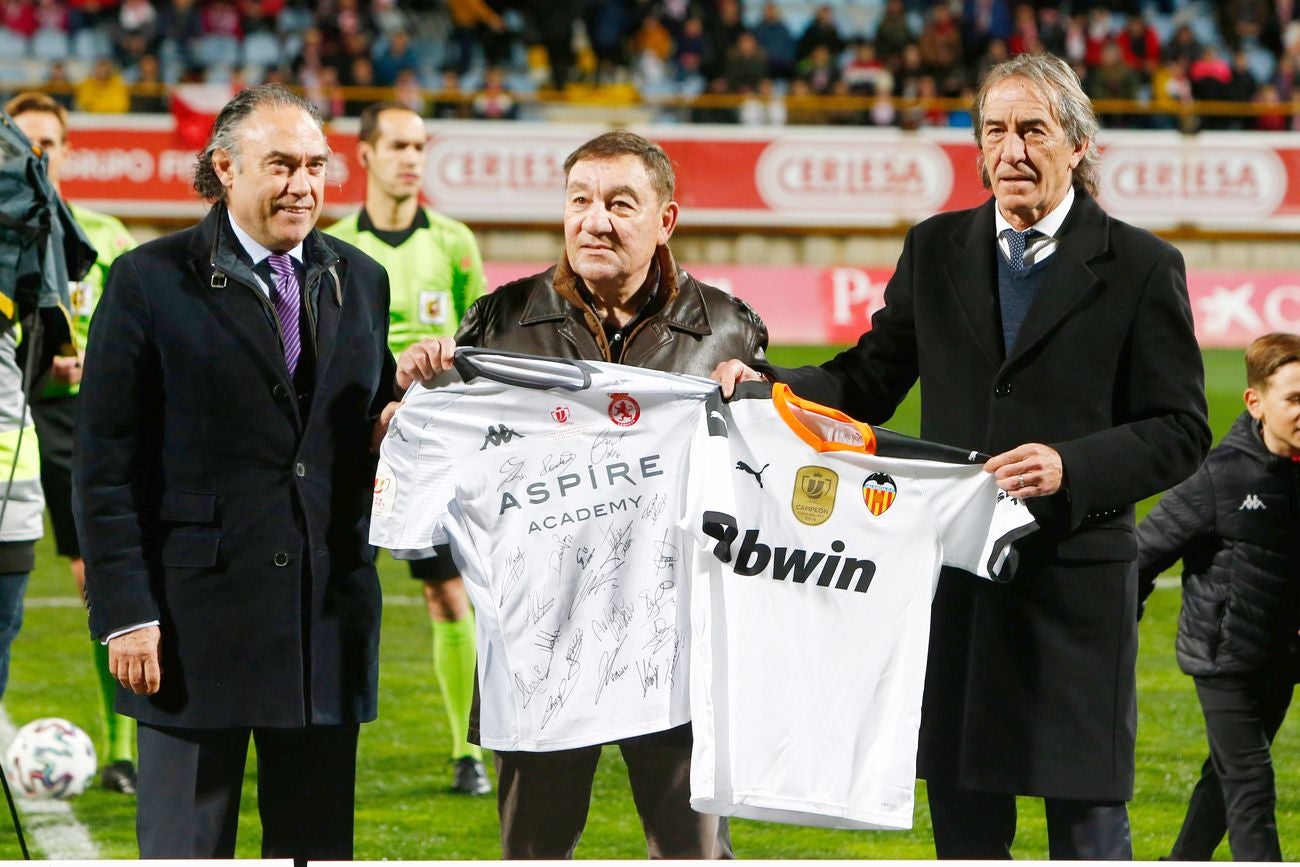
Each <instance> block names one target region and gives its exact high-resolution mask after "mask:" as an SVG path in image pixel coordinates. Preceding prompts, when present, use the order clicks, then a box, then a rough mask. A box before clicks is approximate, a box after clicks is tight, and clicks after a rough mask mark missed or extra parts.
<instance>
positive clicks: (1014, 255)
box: [1002, 229, 1043, 271]
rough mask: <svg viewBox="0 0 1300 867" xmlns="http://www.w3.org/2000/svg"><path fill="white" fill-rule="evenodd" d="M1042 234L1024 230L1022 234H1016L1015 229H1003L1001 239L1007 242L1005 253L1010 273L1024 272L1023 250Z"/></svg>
mask: <svg viewBox="0 0 1300 867" xmlns="http://www.w3.org/2000/svg"><path fill="white" fill-rule="evenodd" d="M1042 234H1043V233H1042V232H1040V231H1038V230H1037V229H1026V230H1025V231H1023V232H1017V231H1016V230H1015V229H1003V230H1002V237H1003V238H1005V239H1006V241H1007V252H1008V253H1010V256H1009V257H1008V259H1009V262H1010V264H1011V270H1012V271H1023V270H1025V248H1026V247H1028V246H1029V245H1030V244H1032V243H1033V242H1034V240H1035V239H1036V238H1038V237H1040V236H1041V235H1042Z"/></svg>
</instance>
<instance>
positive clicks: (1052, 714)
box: [775, 191, 1210, 800]
mask: <svg viewBox="0 0 1300 867" xmlns="http://www.w3.org/2000/svg"><path fill="white" fill-rule="evenodd" d="M993 209H994V203H993V202H992V201H991V200H990V201H989V202H988V203H987V204H985V205H983V206H982V207H979V208H975V209H972V210H968V211H959V212H954V213H947V214H940V215H938V216H935V217H933V218H931V219H928V220H926V221H925V222H923V223H921V224H919V225H917V226H916V227H915V228H913V229H912V231H910V232H909V233H908V236H907V240H906V242H905V243H904V246H903V253H902V256H901V257H900V259H899V262H898V268H897V270H896V272H895V273H894V276H893V278H892V279H891V280H890V282H889V285H888V287H887V289H886V291H885V307H884V308H883V309H882V310H880V311H879V312H877V314H876V315H875V316H874V317H873V319H872V327H871V330H870V331H868V332H867V333H866V334H864V335H863V336H862V338H861V340H859V342H858V344H857V345H856V346H855V347H853V348H852V349H849V350H847V351H846V352H844V353H842V354H840V355H839V356H837V357H836V358H834V359H833V360H831V361H830V362H828V363H826V364H825V365H823V366H822V367H820V368H802V369H799V370H792V371H775V373H776V375H777V376H778V378H780V379H783V380H785V381H787V382H788V383H789V384H790V385H791V387H792V388H793V389H794V391H795V392H796V393H797V394H799V395H801V396H802V397H805V398H810V399H812V400H815V401H819V402H822V403H825V404H828V405H830V406H834V407H838V408H840V409H843V410H844V411H846V412H848V413H849V414H850V415H853V416H855V417H857V418H859V419H863V420H865V421H868V422H881V421H884V420H885V419H887V418H889V416H890V415H891V414H892V413H893V411H894V409H895V408H896V407H897V405H898V403H899V401H901V400H902V398H903V397H904V396H905V395H906V394H907V392H908V390H909V389H910V387H911V386H912V384H913V383H914V382H915V381H916V380H917V379H918V378H919V379H920V383H921V404H922V409H921V436H922V437H923V438H925V439H928V440H934V441H936V442H941V443H948V444H950V445H955V446H960V447H963V448H969V449H979V450H981V451H984V452H987V453H989V454H997V453H999V452H1002V451H1006V450H1008V449H1011V448H1014V447H1016V446H1018V445H1022V444H1024V443H1030V442H1041V443H1046V444H1048V445H1050V446H1052V447H1053V448H1055V449H1057V451H1059V452H1060V454H1061V458H1062V460H1063V462H1064V465H1065V483H1066V489H1065V491H1064V492H1062V493H1059V494H1057V495H1056V496H1053V497H1051V498H1047V499H1036V500H1028V501H1027V505H1028V506H1029V507H1030V509H1031V511H1032V512H1033V513H1034V515H1035V517H1036V518H1037V520H1038V523H1039V524H1040V526H1041V527H1042V529H1041V530H1040V532H1039V533H1038V534H1037V535H1036V536H1034V537H1031V538H1030V539H1029V540H1027V542H1026V543H1025V544H1023V545H1022V546H1021V550H1022V558H1021V563H1020V568H1019V571H1018V572H1017V575H1016V578H1015V579H1014V580H1013V581H1012V582H1011V583H1010V584H1006V585H999V584H992V583H988V582H980V581H978V580H977V579H975V578H973V577H972V576H970V575H968V574H965V573H958V572H951V573H949V572H945V573H944V575H943V576H942V577H941V579H940V584H939V590H938V593H937V595H936V598H935V603H934V620H933V623H932V628H931V643H930V648H931V649H930V662H929V673H928V675H927V681H926V694H925V708H924V714H923V722H922V730H921V752H920V756H919V767H920V773H921V775H922V776H925V777H927V778H930V779H943V780H948V781H952V782H956V783H960V784H962V785H965V786H969V787H972V788H977V789H980V790H984V791H1001V792H1014V793H1019V794H1026V795H1043V796H1051V797H1068V798H1083V799H1103V800H1119V799H1126V798H1128V797H1131V795H1132V787H1133V748H1134V739H1135V736H1136V691H1135V682H1134V665H1135V661H1136V653H1137V631H1136V605H1137V585H1136V576H1135V573H1134V571H1133V568H1132V561H1133V559H1134V557H1135V555H1136V545H1135V542H1134V530H1133V504H1134V503H1135V502H1136V501H1138V500H1140V499H1142V498H1143V497H1146V496H1149V495H1151V494H1154V493H1157V492H1159V491H1162V490H1164V489H1166V488H1168V487H1170V486H1172V485H1174V484H1176V483H1177V482H1179V481H1181V480H1182V479H1183V478H1185V477H1186V476H1188V475H1189V474H1190V473H1191V472H1192V471H1194V470H1195V469H1196V467H1197V465H1198V464H1199V463H1200V461H1201V459H1202V458H1203V457H1204V455H1205V452H1206V450H1207V449H1208V447H1209V444H1210V431H1209V427H1208V424H1207V422H1206V408H1205V396H1204V384H1203V372H1202V368H1201V356H1200V351H1199V349H1198V347H1197V344H1196V339H1195V336H1194V334H1193V331H1192V315H1191V307H1190V304H1189V302H1188V299H1187V288H1186V278H1185V275H1184V269H1183V261H1182V257H1181V255H1180V254H1179V253H1178V251H1177V250H1176V249H1174V248H1173V247H1172V246H1170V245H1169V244H1167V243H1165V242H1163V241H1161V240H1159V239H1158V238H1156V237H1154V236H1153V235H1151V234H1149V233H1147V232H1144V231H1142V230H1140V229H1136V228H1133V227H1132V226H1128V225H1126V224H1124V223H1121V222H1119V221H1118V220H1113V219H1111V218H1110V217H1108V216H1107V215H1106V214H1105V212H1103V211H1102V210H1101V208H1100V207H1099V206H1098V205H1097V203H1096V202H1095V201H1094V200H1093V199H1092V198H1091V197H1089V196H1088V195H1087V194H1085V193H1083V192H1082V191H1077V192H1076V198H1075V201H1074V205H1073V207H1072V209H1071V211H1070V214H1069V216H1068V217H1067V218H1066V221H1065V224H1064V225H1063V226H1062V229H1061V232H1060V233H1059V234H1058V237H1059V238H1060V242H1059V244H1058V246H1057V249H1056V251H1055V252H1054V253H1053V254H1052V257H1051V259H1049V260H1048V261H1049V265H1048V266H1047V270H1046V274H1045V277H1044V282H1043V285H1042V288H1041V289H1040V290H1039V293H1038V295H1037V297H1036V299H1035V301H1034V303H1033V305H1032V306H1031V308H1030V310H1029V312H1028V314H1027V316H1026V318H1025V321H1024V323H1023V325H1022V327H1021V330H1020V334H1019V336H1018V338H1017V343H1016V344H1015V345H1014V346H1013V347H1012V348H1011V350H1010V352H1005V351H1004V349H1003V340H1002V330H1001V322H1000V313H999V306H998V297H997V260H996V259H995V256H997V255H998V253H997V250H996V245H995V229H994V219H993V217H994V210H993Z"/></svg>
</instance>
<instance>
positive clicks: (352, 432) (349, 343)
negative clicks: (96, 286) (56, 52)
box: [74, 86, 395, 862]
mask: <svg viewBox="0 0 1300 867" xmlns="http://www.w3.org/2000/svg"><path fill="white" fill-rule="evenodd" d="M328 158H329V149H328V146H327V145H326V142H325V137H324V134H323V132H322V129H321V123H320V118H319V115H317V114H316V112H315V110H314V109H313V108H312V107H311V106H310V105H309V104H308V103H306V102H304V101H303V100H301V99H299V98H298V97H296V96H294V95H293V94H292V93H290V92H289V91H287V90H285V89H283V88H280V87H276V86H266V87H255V88H250V89H248V90H244V91H242V92H241V93H240V94H239V95H237V96H236V97H235V98H234V99H233V100H232V101H231V102H230V103H228V104H227V105H226V107H225V108H224V109H223V110H222V112H221V113H220V115H219V116H218V118H217V121H216V123H215V124H214V125H213V129H212V135H211V139H210V141H209V144H208V146H207V148H206V149H205V150H204V152H203V153H202V154H201V156H200V158H199V162H198V166H197V171H196V175H195V188H196V190H198V192H199V193H200V195H202V196H204V197H205V198H207V199H209V200H210V201H213V202H214V203H215V204H214V206H213V207H212V209H211V211H210V212H209V214H208V215H207V217H206V218H205V219H204V220H203V221H202V222H201V223H200V224H199V225H197V226H195V227H193V228H190V229H186V230H184V231H181V232H177V233H175V234H172V235H168V236H165V237H163V238H159V239H158V240H156V241H153V242H150V243H148V244H145V245H144V246H142V247H140V248H138V249H136V250H134V251H132V252H130V253H128V254H126V255H124V256H123V257H121V258H120V259H118V260H117V262H116V263H115V265H114V267H113V270H112V272H111V274H110V277H109V280H108V283H107V286H106V288H105V291H104V295H103V300H102V301H101V302H100V305H99V308H98V310H97V312H96V314H95V318H94V320H93V323H92V325H91V334H92V335H93V338H92V340H91V341H90V343H89V352H88V355H87V358H86V373H87V375H86V377H85V379H84V381H83V383H82V391H81V407H80V416H79V420H78V425H77V432H76V460H75V469H74V479H75V485H76V490H77V495H76V500H77V506H76V508H77V522H78V527H79V531H80V535H81V542H82V546H83V547H82V550H83V551H84V552H85V559H86V576H87V581H86V587H87V592H88V597H89V604H90V628H91V632H92V635H93V637H94V638H95V640H99V641H107V642H108V648H109V667H110V670H111V671H112V673H113V675H114V677H116V678H117V680H118V681H119V683H120V684H121V689H120V690H119V693H118V701H117V709H118V710H119V711H120V712H122V713H125V714H128V715H130V716H133V717H135V718H136V719H137V720H139V723H140V725H139V735H138V740H139V756H140V768H139V792H138V797H139V807H138V819H137V833H138V837H139V843H140V854H141V856H142V857H145V858H214V857H232V856H233V855H234V847H235V830H236V826H237V820H238V815H239V795H240V786H241V784H242V781H243V773H244V763H245V757H246V753H247V750H248V741H249V736H250V733H251V735H252V737H253V738H254V739H255V741H256V744H257V762H258V792H259V798H258V801H259V809H260V812H261V817H262V829H263V842H262V851H263V854H264V855H265V856H266V857H280V858H283V857H292V858H294V859H295V860H297V861H299V862H302V861H304V860H306V859H309V858H310V859H347V858H350V857H351V856H352V824H353V790H354V781H355V767H356V744H357V733H358V726H359V724H360V723H362V722H365V721H367V720H370V719H373V718H374V716H375V713H376V703H377V702H376V692H377V685H378V684H377V679H378V678H377V676H378V660H377V655H378V643H379V619H380V595H379V583H378V578H377V575H376V572H375V565H374V556H373V550H372V549H371V548H370V546H369V544H368V543H367V533H368V523H369V505H370V499H371V492H372V488H373V478H374V463H373V457H372V455H371V453H370V446H371V436H372V428H373V426H374V424H375V421H376V418H377V417H378V415H379V412H380V410H381V408H382V407H383V405H384V404H385V403H386V402H387V400H389V399H391V398H392V396H393V375H394V371H395V365H394V362H393V359H392V356H391V355H390V354H389V352H388V348H387V343H386V337H387V328H388V279H387V276H386V275H385V273H384V271H383V269H382V268H380V267H379V266H378V265H377V264H376V263H375V262H374V261H373V260H371V259H369V258H368V257H366V256H365V255H364V254H363V253H361V252H360V251H358V250H356V249H355V248H353V247H351V246H349V245H347V244H344V243H343V242H341V241H337V240H333V239H326V238H325V237H324V236H323V235H322V234H320V233H319V232H317V231H316V230H315V224H316V219H317V217H318V216H319V214H320V209H321V205H322V196H323V192H324V186H325V169H326V165H327V162H328Z"/></svg>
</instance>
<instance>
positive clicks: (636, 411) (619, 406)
mask: <svg viewBox="0 0 1300 867" xmlns="http://www.w3.org/2000/svg"><path fill="white" fill-rule="evenodd" d="M639 418H641V404H639V403H637V402H636V398H635V397H633V396H632V395H630V394H627V393H626V392H621V391H616V392H613V393H612V394H610V396H609V420H610V421H612V422H613V423H614V424H616V425H618V426H619V427H631V426H632V425H634V424H636V422H637V419H639Z"/></svg>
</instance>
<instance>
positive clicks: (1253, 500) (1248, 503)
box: [1237, 494, 1268, 512]
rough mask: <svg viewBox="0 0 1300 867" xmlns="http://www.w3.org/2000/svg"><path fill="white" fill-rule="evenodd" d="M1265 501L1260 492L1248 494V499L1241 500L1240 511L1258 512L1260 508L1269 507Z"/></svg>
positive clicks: (1238, 508)
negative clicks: (1260, 496)
mask: <svg viewBox="0 0 1300 867" xmlns="http://www.w3.org/2000/svg"><path fill="white" fill-rule="evenodd" d="M1267 508H1268V506H1265V505H1264V501H1263V500H1261V499H1260V498H1259V494H1247V495H1246V499H1244V500H1242V501H1241V505H1240V506H1238V507H1237V511H1238V512H1258V511H1259V510H1260V509H1267Z"/></svg>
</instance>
